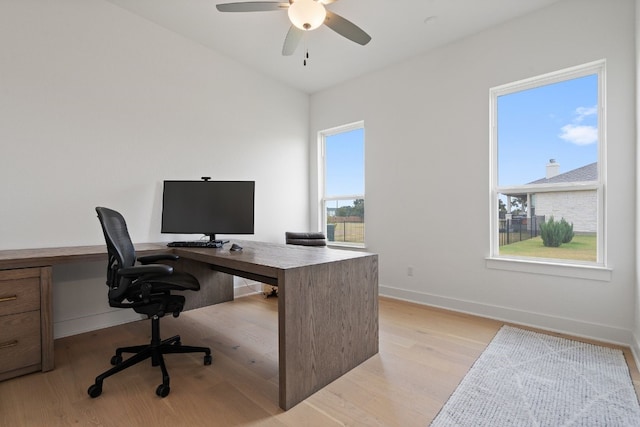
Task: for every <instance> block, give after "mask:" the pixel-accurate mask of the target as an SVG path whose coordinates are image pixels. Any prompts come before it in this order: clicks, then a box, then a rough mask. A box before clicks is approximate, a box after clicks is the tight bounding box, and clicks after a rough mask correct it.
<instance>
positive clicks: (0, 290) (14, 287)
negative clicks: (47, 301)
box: [0, 277, 40, 316]
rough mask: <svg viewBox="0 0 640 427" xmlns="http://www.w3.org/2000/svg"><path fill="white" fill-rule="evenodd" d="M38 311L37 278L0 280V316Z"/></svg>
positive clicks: (38, 280)
mask: <svg viewBox="0 0 640 427" xmlns="http://www.w3.org/2000/svg"><path fill="white" fill-rule="evenodd" d="M39 309H40V278H39V277H27V278H19V279H12V280H0V316H4V315H7V314H15V313H22V312H25V311H32V310H39Z"/></svg>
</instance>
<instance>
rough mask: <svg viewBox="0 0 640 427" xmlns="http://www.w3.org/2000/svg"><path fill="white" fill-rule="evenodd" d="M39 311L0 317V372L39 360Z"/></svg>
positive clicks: (40, 352) (37, 362) (38, 361)
mask: <svg viewBox="0 0 640 427" xmlns="http://www.w3.org/2000/svg"><path fill="white" fill-rule="evenodd" d="M41 354H42V350H41V343H40V311H39V310H38V311H30V312H27V313H19V314H12V315H9V316H1V317H0V372H7V371H12V370H14V369H20V368H24V367H27V366H31V365H36V364H39V363H40V362H41Z"/></svg>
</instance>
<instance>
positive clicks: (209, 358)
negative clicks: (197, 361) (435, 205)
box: [204, 354, 213, 365]
mask: <svg viewBox="0 0 640 427" xmlns="http://www.w3.org/2000/svg"><path fill="white" fill-rule="evenodd" d="M212 361H213V357H212V356H211V355H210V354H207V355H206V356H204V364H205V365H211V362H212Z"/></svg>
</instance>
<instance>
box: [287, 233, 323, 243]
mask: <svg viewBox="0 0 640 427" xmlns="http://www.w3.org/2000/svg"><path fill="white" fill-rule="evenodd" d="M284 237H285V241H286V242H287V244H288V245H300V246H327V238H326V237H325V236H324V233H321V232H310V233H300V232H294V231H286V232H285V233H284Z"/></svg>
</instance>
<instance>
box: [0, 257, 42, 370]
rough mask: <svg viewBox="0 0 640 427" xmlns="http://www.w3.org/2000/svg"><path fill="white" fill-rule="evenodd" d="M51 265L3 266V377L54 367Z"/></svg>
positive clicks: (0, 329)
mask: <svg viewBox="0 0 640 427" xmlns="http://www.w3.org/2000/svg"><path fill="white" fill-rule="evenodd" d="M50 292H51V267H38V268H21V269H13V270H0V380H4V379H7V378H12V377H15V376H18V375H23V374H27V373H30V372H35V371H40V370H42V371H48V370H50V369H53V331H52V329H53V328H52V323H51V298H50Z"/></svg>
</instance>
